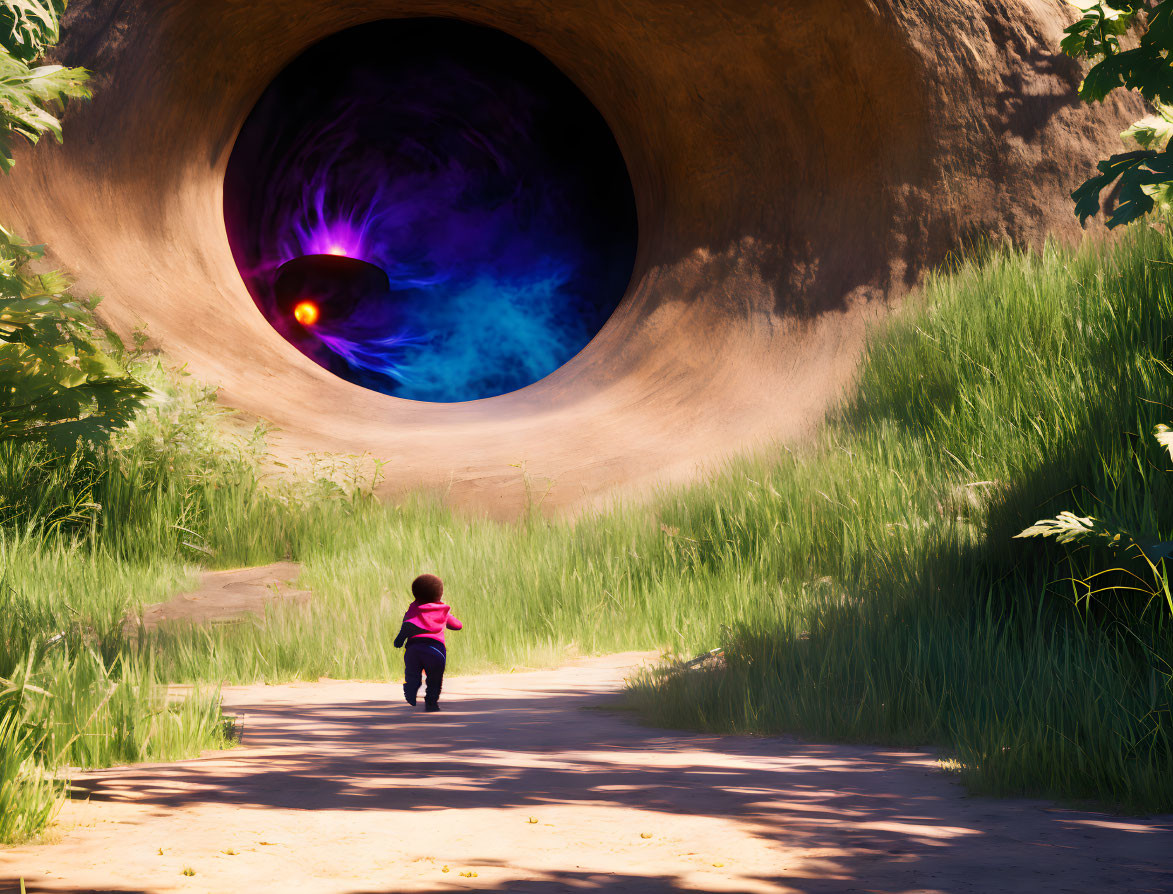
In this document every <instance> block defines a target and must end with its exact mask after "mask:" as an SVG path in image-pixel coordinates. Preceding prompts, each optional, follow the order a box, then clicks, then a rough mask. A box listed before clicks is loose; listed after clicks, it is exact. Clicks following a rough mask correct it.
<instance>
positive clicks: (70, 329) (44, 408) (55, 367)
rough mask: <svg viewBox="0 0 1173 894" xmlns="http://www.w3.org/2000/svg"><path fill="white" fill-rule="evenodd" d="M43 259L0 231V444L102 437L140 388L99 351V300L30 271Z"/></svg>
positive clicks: (131, 407) (137, 398)
mask: <svg viewBox="0 0 1173 894" xmlns="http://www.w3.org/2000/svg"><path fill="white" fill-rule="evenodd" d="M42 254H43V247H42V246H30V245H26V244H25V243H23V242H21V241H20V240H18V239H16V238H14V237H13V236H12V235H11V234H10V233H8V232H7V231H5V230H4V229H3V228H0V441H2V440H7V439H11V438H33V439H40V440H46V441H49V442H51V443H53V444H56V445H60V446H64V447H71V446H73V445H75V444H76V443H77V442H78V440H79V439H81V440H83V441H97V440H102V439H104V438H106V437H108V435H109V433H110V432H111V431H112V430H114V429H117V428H120V427H122V426H125V425H126V424H127V423H128V422H129V421H130V419H131V417H132V416H133V414H134V411H135V410H136V409H137V408H138V407H139V406H141V403H142V398H143V397H144V396H145V394H146V389H145V388H144V387H143V386H142V385H141V384H140V383H138V382H136V381H135V380H134V379H132V378H131V377H130V376H128V375H127V374H126V372H125V370H123V369H122V368H121V367H120V366H119V365H118V364H117V363H116V362H115V360H114V359H113V358H112V357H111V356H110V354H108V353H107V352H106V351H104V350H103V349H102V348H101V347H100V345H99V341H98V340H99V338H100V335H99V330H98V329H97V327H96V325H95V323H94V321H93V310H94V307H95V306H96V305H97V300H96V299H95V300H91V301H89V302H81V301H77V300H75V299H72V298H71V297H69V296H68V295H66V294H64V291H65V289H66V288H67V286H68V281H67V280H66V279H65V278H64V277H62V276H61V275H60V274H57V273H33V272H31V271H30V270H29V265H30V263H31V262H32V261H34V260H37V259H39V258H41V257H42Z"/></svg>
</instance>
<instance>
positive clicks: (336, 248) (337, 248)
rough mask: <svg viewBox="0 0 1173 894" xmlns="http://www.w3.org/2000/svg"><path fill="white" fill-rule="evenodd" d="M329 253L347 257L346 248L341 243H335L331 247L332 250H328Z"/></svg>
mask: <svg viewBox="0 0 1173 894" xmlns="http://www.w3.org/2000/svg"><path fill="white" fill-rule="evenodd" d="M327 254H331V255H341V256H343V257H345V256H346V249H345V248H343V247H342V246H341V245H333V246H331V247H330V250H329V251H328V252H327Z"/></svg>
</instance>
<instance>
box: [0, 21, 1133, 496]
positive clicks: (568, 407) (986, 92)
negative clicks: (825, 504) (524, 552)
mask: <svg viewBox="0 0 1173 894" xmlns="http://www.w3.org/2000/svg"><path fill="white" fill-rule="evenodd" d="M402 16H452V17H456V18H460V19H465V20H468V21H471V22H474V23H478V24H484V25H489V26H493V27H496V28H499V29H501V30H504V31H506V32H508V33H510V34H512V35H514V36H516V37H518V38H520V39H522V40H524V41H526V42H528V43H530V44H531V45H532V46H534V47H536V48H537V49H538V50H540V51H541V52H542V53H544V54H545V55H546V56H547V57H548V58H549V59H550V60H552V61H553V62H554V63H555V64H557V65H558V66H559V67H560V68H561V69H562V70H563V71H564V72H565V73H566V74H567V75H569V77H570V78H571V79H572V80H573V81H575V83H577V84H578V85H579V87H580V88H581V89H582V90H583V91H584V92H585V94H586V95H587V96H588V97H589V98H590V99H591V100H592V102H594V104H595V105H596V106H597V108H598V109H599V110H600V112H601V113H602V114H603V116H604V118H605V119H606V120H607V122H608V123H609V124H610V126H611V128H612V131H613V132H614V134H615V137H616V139H617V141H618V144H619V146H620V149H621V150H622V152H623V154H624V157H625V158H626V161H627V164H628V168H629V170H630V173H631V178H632V182H633V185H634V188H635V194H636V199H637V205H638V213H639V225H640V242H639V250H638V258H637V261H636V269H635V273H634V276H633V278H632V281H631V284H630V287H629V290H628V293H627V295H626V297H625V299H624V300H623V302H622V304H621V305H620V307H619V309H618V310H617V311H616V313H615V315H614V316H613V317H612V319H611V320H610V322H609V323H608V324H607V325H606V327H605V328H604V329H603V331H602V332H601V333H600V334H599V335H598V336H597V337H596V338H595V340H594V341H593V342H592V343H591V344H590V345H589V346H588V347H587V348H586V349H585V350H584V351H583V352H582V353H581V354H580V355H579V356H578V357H576V358H575V359H574V360H572V361H571V362H570V363H568V364H567V365H566V366H565V367H563V368H562V369H560V370H558V371H556V372H555V373H553V374H552V375H550V376H548V377H547V378H546V379H544V380H542V381H541V382H538V383H536V384H534V385H532V386H530V387H528V388H525V389H523V390H521V391H519V392H516V393H514V394H510V395H505V396H502V397H497V398H492V399H489V400H482V401H474V402H470V403H465V404H456V405H445V404H427V403H416V402H411V401H404V400H400V399H396V398H392V397H387V396H384V395H380V394H376V393H374V392H370V391H366V390H364V389H362V388H359V387H357V386H355V385H352V384H349V383H347V382H344V381H341V380H339V379H336V378H334V377H332V376H331V375H330V374H328V373H327V372H325V371H324V370H322V369H320V368H319V367H317V366H316V365H314V364H313V363H311V362H310V361H309V360H307V359H305V358H304V357H303V356H302V355H301V354H299V353H298V352H297V351H296V350H295V349H294V348H292V347H291V346H289V345H288V344H287V343H286V342H285V341H283V340H282V339H281V337H280V336H278V335H277V334H276V333H275V332H274V331H273V330H272V328H271V327H270V326H269V325H268V323H266V321H265V320H264V318H263V317H262V316H261V314H260V313H259V312H258V311H257V309H256V307H255V306H254V304H253V302H252V300H251V298H250V297H249V295H248V293H247V291H246V290H245V288H244V285H243V283H242V281H241V277H240V275H239V273H238V271H237V269H236V267H235V265H234V263H233V259H232V255H231V252H230V250H229V246H228V241H227V237H226V234H225V226H224V220H223V213H222V195H223V175H224V170H225V166H226V163H227V159H228V155H229V153H230V151H231V149H232V146H233V142H234V139H235V135H236V134H237V132H238V130H239V128H240V126H241V124H242V122H243V120H244V118H245V117H246V116H247V114H248V113H249V111H250V110H251V108H252V105H253V103H254V102H255V101H256V99H257V97H258V96H259V95H260V93H261V91H262V90H263V89H264V88H265V86H266V85H267V84H268V83H269V82H270V81H271V79H272V78H273V77H274V76H275V75H276V74H277V73H278V72H279V71H280V70H281V69H282V67H283V66H284V65H285V64H287V63H288V62H289V61H290V60H291V59H292V58H294V57H295V56H296V55H297V54H298V53H299V52H300V51H302V50H303V49H304V48H306V47H307V46H308V45H310V44H311V43H313V42H315V41H316V40H318V39H320V38H322V37H324V36H326V35H328V34H330V33H333V32H335V31H338V30H341V29H343V28H345V27H348V26H351V25H355V24H359V23H362V22H366V21H370V20H375V19H381V18H395V17H402ZM1071 16H1072V11H1071V9H1070V8H1069V7H1067V6H1066V5H1065V4H1063V3H1061V2H1059V0H1005V2H1004V0H915V2H903V0H877V2H874V3H860V2H848V0H831V2H829V3H828V2H825V0H824V2H814V0H727V2H720V3H697V2H694V0H599V2H592V3H585V2H559V3H549V2H545V0H482V2H473V0H331V2H329V3H322V2H320V0H265V2H258V3H243V2H239V0H168V2H159V0H73V2H72V3H71V4H70V7H69V14H68V16H67V19H66V25H65V32H64V33H65V39H64V43H63V44H62V45H61V48H60V57H61V58H62V59H63V60H66V61H68V62H70V63H71V64H81V65H86V66H89V67H91V68H92V69H94V71H95V72H97V75H98V76H97V80H96V86H97V90H98V93H97V99H96V100H95V102H94V103H93V105H92V106H91V107H87V108H79V109H77V110H75V111H73V112H71V114H70V115H69V121H68V127H67V131H68V136H67V139H66V143H65V145H64V147H58V146H55V145H50V141H45V142H44V143H43V144H42V145H41V146H39V147H38V148H37V149H36V150H30V151H25V152H22V153H21V157H20V160H19V165H20V166H19V167H18V169H17V170H16V172H15V173H14V175H13V176H11V177H7V178H3V180H2V181H0V221H3V222H4V223H5V224H6V225H9V226H12V227H13V228H14V229H15V230H16V231H17V232H20V233H23V234H26V235H27V236H28V237H29V238H32V239H35V240H38V241H44V242H47V243H49V245H50V246H51V248H52V250H53V255H54V258H55V259H56V260H57V261H58V262H60V263H61V264H63V265H64V266H65V267H66V268H67V269H69V270H71V271H73V272H74V273H76V274H77V275H78V276H79V277H80V282H81V285H82V286H83V287H84V288H87V289H93V290H97V291H99V292H101V293H103V294H104V295H105V296H106V303H105V305H104V312H105V314H106V315H107V316H108V318H109V320H110V321H111V322H112V323H113V324H114V325H115V326H116V327H118V328H119V329H122V330H126V329H129V328H130V327H132V326H134V325H136V324H138V323H145V324H146V325H147V326H148V328H149V331H150V333H151V334H152V335H153V336H154V337H155V339H156V341H157V343H158V344H159V345H161V346H162V348H164V349H165V350H166V351H167V352H168V353H169V355H170V356H171V357H173V358H174V359H175V360H176V361H178V362H183V363H187V364H188V365H189V368H190V369H191V370H192V371H193V372H194V373H195V374H197V375H198V376H200V377H202V378H203V379H205V380H207V381H209V382H212V383H216V384H219V385H220V387H221V395H222V397H223V400H224V401H225V402H227V403H228V404H231V405H232V406H235V407H238V408H240V409H242V410H244V411H246V412H247V413H249V414H253V415H256V416H261V417H265V418H267V419H270V420H272V421H273V422H275V423H276V424H277V425H278V426H280V427H281V429H283V430H284V433H285V434H284V436H283V440H282V442H281V443H280V445H279V447H280V451H281V452H282V453H283V454H284V455H299V454H302V453H303V452H304V451H311V450H317V451H332V452H339V453H344V454H345V453H361V452H363V451H370V452H371V453H372V454H373V455H375V456H378V457H381V458H383V459H386V460H388V461H389V463H390V465H389V466H388V473H389V474H388V479H387V482H386V484H385V485H384V487H385V489H386V490H387V491H388V492H392V491H396V490H398V489H402V488H410V487H420V486H422V487H433V488H437V489H440V490H442V491H443V492H445V493H446V494H447V496H448V499H449V500H450V501H451V502H453V503H455V504H458V505H462V506H466V507H470V508H473V509H476V510H484V511H488V512H490V513H493V514H495V515H497V516H509V515H513V514H515V513H516V512H517V511H518V509H519V508H520V507H521V506H522V505H523V504H524V502H525V500H526V499H527V496H526V494H527V489H526V481H527V478H528V481H529V483H530V486H531V487H532V488H533V489H535V490H536V491H537V492H538V493H543V492H545V491H546V490H547V488H549V489H550V493H549V496H548V498H547V500H546V503H545V505H546V506H548V507H553V508H557V507H574V506H580V505H583V504H585V503H589V502H592V501H598V500H599V499H600V498H602V497H603V495H606V494H608V493H615V492H621V491H623V490H630V489H632V488H639V487H643V486H645V485H646V484H648V483H650V482H655V481H669V480H681V479H685V478H689V477H691V476H693V475H695V474H697V472H698V471H700V470H703V469H704V468H706V467H707V466H711V465H712V464H713V462H714V461H716V460H718V459H719V458H720V457H723V456H725V455H727V454H729V453H730V452H732V451H737V450H742V449H745V448H746V447H747V446H750V445H753V444H755V443H759V442H761V441H763V440H765V439H773V438H786V437H795V436H798V435H800V434H801V433H803V432H805V431H808V430H809V428H810V427H811V426H812V425H813V424H814V423H815V422H817V421H818V420H819V419H820V418H821V415H822V413H823V411H824V409H825V408H826V406H827V404H828V402H829V401H831V400H833V399H834V398H835V397H836V396H837V395H838V394H839V393H840V392H841V389H842V387H843V385H844V383H845V382H846V381H847V380H848V379H849V377H850V375H851V372H852V369H853V367H854V364H855V362H856V359H857V357H858V353H859V349H860V346H861V339H862V332H863V325H864V322H865V320H866V319H867V318H869V317H870V316H874V315H876V314H878V313H880V312H882V310H883V308H884V306H885V303H886V299H888V298H891V297H893V296H898V295H899V294H900V293H901V292H902V291H903V290H905V289H906V288H907V287H908V286H909V285H910V284H911V283H913V282H915V280H916V278H917V276H918V275H919V274H920V273H921V272H922V271H923V270H924V269H925V267H926V265H928V264H932V263H935V262H937V261H939V260H941V259H942V257H943V256H944V255H945V253H946V252H947V251H948V250H949V249H951V248H953V247H955V246H956V245H958V244H959V242H961V241H963V240H964V239H966V238H968V237H974V236H978V235H983V234H988V235H993V236H995V237H999V236H1009V237H1013V238H1015V239H1019V240H1023V241H1027V242H1033V243H1036V244H1037V243H1038V242H1039V241H1040V240H1041V239H1042V237H1043V235H1044V234H1045V233H1046V232H1048V231H1053V232H1056V233H1058V234H1060V235H1061V236H1064V237H1067V238H1071V237H1073V236H1074V235H1075V234H1076V233H1077V232H1078V227H1077V226H1076V222H1075V218H1074V216H1073V215H1072V212H1071V202H1070V199H1069V198H1068V193H1070V191H1071V190H1072V188H1074V187H1075V186H1076V185H1077V184H1078V183H1079V182H1081V180H1082V179H1083V178H1084V177H1085V176H1086V175H1087V173H1088V172H1089V171H1090V170H1091V169H1092V162H1093V160H1094V159H1095V158H1098V157H1103V156H1104V155H1105V154H1106V153H1108V152H1110V151H1114V150H1117V149H1118V148H1119V147H1120V142H1119V138H1118V136H1117V134H1118V133H1119V131H1120V130H1121V129H1122V125H1123V123H1124V122H1125V121H1126V120H1131V119H1132V118H1133V117H1135V116H1136V112H1137V108H1136V107H1132V106H1129V107H1127V108H1122V107H1121V105H1120V104H1119V103H1117V102H1109V103H1108V104H1106V105H1105V106H1101V107H1097V108H1096V109H1087V108H1084V107H1082V106H1081V105H1080V104H1079V103H1078V102H1077V100H1076V99H1075V97H1074V91H1075V88H1076V86H1077V84H1078V83H1079V80H1080V69H1079V66H1078V64H1077V63H1075V62H1074V61H1073V60H1070V59H1067V58H1065V57H1063V56H1061V55H1058V54H1057V52H1056V47H1057V46H1058V42H1059V39H1060V36H1061V33H1060V32H1061V29H1062V28H1063V26H1064V25H1065V24H1066V23H1067V21H1069V20H1070V17H1071Z"/></svg>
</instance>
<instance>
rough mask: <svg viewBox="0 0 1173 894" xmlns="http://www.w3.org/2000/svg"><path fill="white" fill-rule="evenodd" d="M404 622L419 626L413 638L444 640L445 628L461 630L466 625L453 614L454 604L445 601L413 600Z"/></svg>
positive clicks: (404, 616)
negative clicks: (418, 631)
mask: <svg viewBox="0 0 1173 894" xmlns="http://www.w3.org/2000/svg"><path fill="white" fill-rule="evenodd" d="M403 623H404V624H411V625H413V626H415V627H418V628H419V629H420V630H421V631H423V632H422V633H416V634H414V635H413V636H412V638H413V639H436V640H439V641H440V642H444V630H445V628H447V629H448V630H459V629H460V628H461V627H463V626H464V625H463V624H462V623H460V621H459V620H458V619H457V617H456V616H455V615H454V614H452V606H450V605H447V604H446V603H443V602H413V603H412V604H411V605H410V606H409V607H408V609H407V612H406V613H405V614H404V615H403Z"/></svg>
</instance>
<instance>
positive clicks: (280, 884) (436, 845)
mask: <svg viewBox="0 0 1173 894" xmlns="http://www.w3.org/2000/svg"><path fill="white" fill-rule="evenodd" d="M644 657H645V656H641V655H634V654H629V655H617V656H611V657H608V658H602V659H591V660H586V661H582V662H578V663H576V664H574V665H571V666H568V667H563V668H560V669H558V670H553V671H542V672H534V673H524V674H512V675H510V674H504V675H496V676H480V677H463V678H453V679H451V680H449V681H448V684H447V691H446V692H445V697H444V706H445V708H446V710H445V712H443V713H441V714H432V715H426V714H423V713H420V712H417V711H413V710H412V709H410V708H408V707H407V706H406V705H405V704H403V703H402V701H401V699H400V697H399V687H398V686H397V685H393V684H382V683H350V682H333V681H326V682H321V683H315V684H298V685H287V686H250V687H239V688H229V689H227V690H225V700H226V703H227V704H228V705H230V706H231V709H232V713H234V714H237V715H238V716H240V717H241V718H242V723H243V727H244V740H243V747H241V748H238V749H236V750H233V751H230V752H219V753H215V754H209V755H206V756H204V757H201V758H199V759H196V760H190V761H183V762H180V763H175V764H166V765H145V766H135V767H126V768H114V769H110V770H105V771H101V772H96V773H89V774H86V775H84V776H82V777H80V778H78V779H77V784H76V793H75V800H74V801H72V802H71V803H69V804H68V805H66V807H65V809H64V810H63V811H62V814H61V816H60V818H59V821H58V823H57V826H56V827H55V829H54V832H53V834H52V837H53V838H54V839H56V840H55V841H53V842H52V843H47V844H39V845H35V846H23V847H19V848H13V849H9V850H5V851H0V890H2V891H5V892H8V891H15V890H19V879H20V878H21V877H23V878H24V879H25V880H26V882H27V885H28V890H29V891H32V892H36V891H117V892H146V891H151V892H162V891H184V892H204V891H208V892H253V891H275V892H276V891H296V892H351V894H360V892H362V894H374V892H409V891H411V892H417V891H429V892H430V891H437V892H438V891H450V890H471V891H514V892H526V894H536V892H548V891H631V892H649V894H658V892H670V891H712V892H791V891H803V892H829V891H844V892H845V891H861V892H863V891H868V892H944V891H948V892H999V894H1002V892H1035V891H1064V892H1073V891H1080V892H1082V891H1087V892H1097V894H1102V892H1156V891H1173V834H1171V833H1173V818H1171V817H1165V818H1162V819H1145V820H1142V819H1135V818H1121V817H1114V816H1110V815H1106V814H1097V813H1087V812H1080V811H1076V810H1070V809H1065V808H1061V807H1056V806H1054V805H1051V804H1047V803H1043V802H1038V801H1000V800H991V799H985V798H971V797H967V796H966V795H965V792H964V790H963V789H962V788H961V787H960V786H959V785H958V784H956V783H955V782H954V781H953V780H952V779H951V778H950V777H949V776H948V775H946V774H945V773H943V772H942V771H941V770H940V768H939V767H938V765H937V763H936V762H935V760H934V759H933V757H932V755H930V754H929V753H927V752H917V751H899V750H886V749H876V748H860V747H846V746H828V745H811V744H804V743H799V742H796V741H793V740H789V739H784V738H745V737H733V736H711V735H690V734H683V733H676V732H666V731H662V730H657V729H650V728H647V727H643V726H640V725H638V724H636V723H634V722H632V720H631V719H630V718H629V717H627V716H625V715H624V714H622V713H621V712H617V711H610V710H607V708H608V707H609V706H610V707H612V708H613V707H614V699H615V692H616V690H617V688H618V687H619V685H620V683H621V680H622V677H623V674H624V671H625V669H627V668H629V667H631V666H632V665H633V664H635V663H638V662H639V661H640V660H641V659H643V658H644ZM185 868H190V870H191V871H192V872H194V874H193V875H184V874H183V871H184V869H185ZM473 873H475V875H473Z"/></svg>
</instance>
